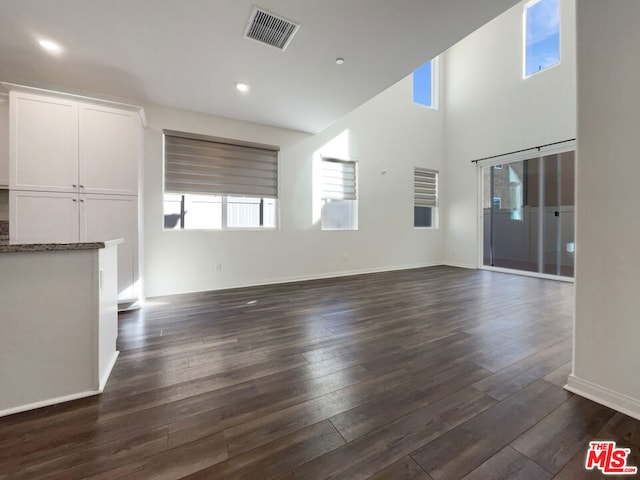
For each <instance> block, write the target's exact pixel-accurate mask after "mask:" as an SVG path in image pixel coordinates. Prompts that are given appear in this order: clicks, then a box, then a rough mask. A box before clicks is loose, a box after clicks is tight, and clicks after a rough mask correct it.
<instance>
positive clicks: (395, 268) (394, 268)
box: [143, 262, 444, 306]
mask: <svg viewBox="0 0 640 480" xmlns="http://www.w3.org/2000/svg"><path fill="white" fill-rule="evenodd" d="M441 265H444V264H443V263H441V262H430V263H421V264H412V265H394V266H389V267H377V268H363V269H359V270H343V271H341V272H329V273H320V274H313V275H298V276H292V277H281V278H272V279H266V280H260V281H258V282H248V283H239V284H232V285H223V286H216V287H214V288H209V289H205V290H194V291H184V292H166V293H154V294H152V295H151V296H145V298H144V300H150V301H151V303H153V299H154V298H155V297H165V296H171V295H185V294H186V295H188V294H190V293H200V292H203V291H210V292H214V291H220V290H231V289H233V288H246V287H260V286H264V285H277V284H280V283H295V282H307V281H310V280H323V279H327V278H338V277H351V276H353V275H366V274H369V273H383V272H394V271H400V270H413V269H415V268H427V267H437V266H441ZM143 306H144V305H143Z"/></svg>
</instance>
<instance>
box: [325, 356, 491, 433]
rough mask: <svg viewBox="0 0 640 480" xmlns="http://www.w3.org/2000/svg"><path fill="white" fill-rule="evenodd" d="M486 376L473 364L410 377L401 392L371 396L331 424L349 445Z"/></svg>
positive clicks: (398, 390)
mask: <svg viewBox="0 0 640 480" xmlns="http://www.w3.org/2000/svg"><path fill="white" fill-rule="evenodd" d="M489 374H490V372H488V371H487V370H484V369H482V368H480V367H478V366H476V365H474V364H470V363H464V364H461V365H455V366H454V367H452V368H449V369H446V370H445V371H444V372H442V373H439V374H436V375H433V376H432V377H431V378H429V379H426V378H425V379H423V378H414V379H413V381H412V382H411V383H410V384H407V385H403V386H402V388H401V389H397V390H396V389H394V390H393V391H391V392H387V393H384V394H381V395H375V396H373V397H372V398H371V399H370V400H369V401H368V402H366V403H364V404H363V405H360V406H358V407H355V408H352V409H350V410H348V411H346V412H344V413H341V414H338V415H335V416H333V417H331V423H333V425H334V426H335V427H336V428H337V429H338V431H339V432H340V434H341V435H342V436H343V438H344V439H345V440H347V441H348V442H350V441H352V440H354V439H356V438H358V437H360V436H362V435H364V434H366V433H368V432H370V431H372V430H375V429H376V428H378V427H380V426H383V425H385V424H387V423H389V422H390V421H392V420H395V419H396V418H400V417H402V416H403V415H406V414H408V413H411V412H412V411H414V410H417V409H419V408H422V407H424V406H426V405H428V404H430V403H433V402H435V401H437V400H440V399H442V398H444V397H446V396H448V395H451V394H452V393H454V392H456V391H458V390H461V389H462V388H464V387H466V386H468V385H470V384H471V383H473V382H474V381H475V380H477V379H478V378H480V377H484V376H486V375H489Z"/></svg>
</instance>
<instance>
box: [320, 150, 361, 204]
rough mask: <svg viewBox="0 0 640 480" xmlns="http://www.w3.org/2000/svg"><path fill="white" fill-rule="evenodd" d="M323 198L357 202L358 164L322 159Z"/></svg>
mask: <svg viewBox="0 0 640 480" xmlns="http://www.w3.org/2000/svg"><path fill="white" fill-rule="evenodd" d="M322 198H323V199H325V200H355V199H356V198H357V191H356V162H353V161H349V160H337V159H333V158H323V159H322Z"/></svg>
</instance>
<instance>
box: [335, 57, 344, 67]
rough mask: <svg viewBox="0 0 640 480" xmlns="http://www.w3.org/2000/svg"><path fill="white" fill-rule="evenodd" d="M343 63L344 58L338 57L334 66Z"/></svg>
mask: <svg viewBox="0 0 640 480" xmlns="http://www.w3.org/2000/svg"><path fill="white" fill-rule="evenodd" d="M343 63H344V58H342V57H338V58H336V65H342V64H343Z"/></svg>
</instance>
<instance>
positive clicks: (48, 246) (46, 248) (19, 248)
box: [0, 240, 105, 253]
mask: <svg viewBox="0 0 640 480" xmlns="http://www.w3.org/2000/svg"><path fill="white" fill-rule="evenodd" d="M104 246H105V244H104V242H83V243H9V241H8V240H0V253H17V252H55V251H61V250H94V249H96V248H104Z"/></svg>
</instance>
